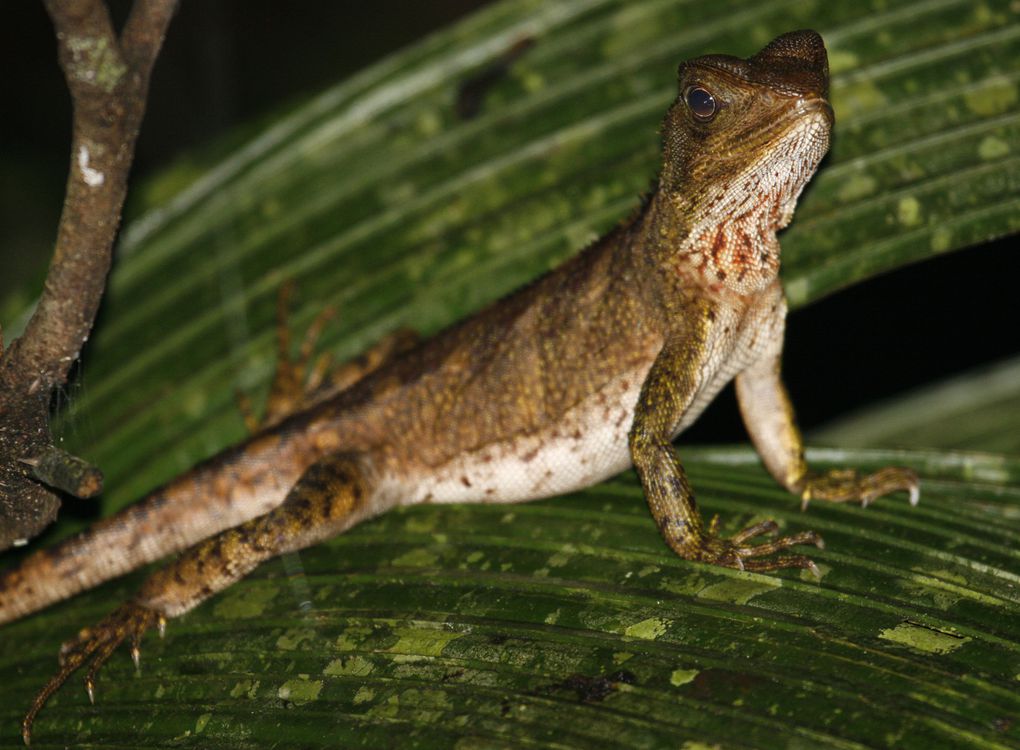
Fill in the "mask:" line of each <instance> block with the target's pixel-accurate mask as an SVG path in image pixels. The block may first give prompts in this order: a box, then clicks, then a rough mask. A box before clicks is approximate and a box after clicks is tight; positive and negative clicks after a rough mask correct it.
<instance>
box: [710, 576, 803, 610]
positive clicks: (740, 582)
mask: <svg viewBox="0 0 1020 750" xmlns="http://www.w3.org/2000/svg"><path fill="white" fill-rule="evenodd" d="M782 585H783V582H782V579H779V578H767V577H764V576H762V577H757V576H756V577H754V578H751V577H750V575H748V577H746V578H745V577H743V576H738V577H734V578H730V579H727V580H725V581H720V582H719V583H713V584H711V585H709V586H705V588H703V589H701V591H699V592H698V598H699V599H708V600H709V601H714V602H729V603H730V604H747V603H748V602H749V601H751V600H752V599H754V598H755V597H756V596H759V595H760V594H764V593H766V592H769V591H774V590H775V589H777V588H780V587H781V586H782Z"/></svg>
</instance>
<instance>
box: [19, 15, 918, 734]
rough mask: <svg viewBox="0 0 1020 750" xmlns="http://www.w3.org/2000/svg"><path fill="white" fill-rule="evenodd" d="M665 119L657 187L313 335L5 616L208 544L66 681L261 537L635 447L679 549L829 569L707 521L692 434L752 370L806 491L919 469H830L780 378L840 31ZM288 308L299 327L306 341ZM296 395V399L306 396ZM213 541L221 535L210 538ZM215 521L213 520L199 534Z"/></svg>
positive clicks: (867, 497) (770, 54)
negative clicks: (321, 352) (798, 231)
mask: <svg viewBox="0 0 1020 750" xmlns="http://www.w3.org/2000/svg"><path fill="white" fill-rule="evenodd" d="M679 78H680V94H679V96H678V97H677V100H676V101H675V102H674V104H673V105H672V106H671V107H670V109H669V111H668V112H667V114H666V118H665V122H664V124H663V167H662V172H661V174H660V177H659V184H658V188H657V189H656V190H655V192H654V193H653V194H652V195H651V196H649V198H648V200H647V201H646V202H645V203H644V204H643V206H642V207H641V209H640V210H639V211H637V212H636V213H635V214H634V215H633V216H632V217H630V218H629V219H628V220H627V221H626V222H624V223H623V224H621V225H620V226H619V227H617V228H616V229H615V230H613V231H612V232H610V233H609V234H608V235H606V236H605V237H603V238H602V239H601V240H599V241H598V242H596V243H594V244H593V245H592V246H590V247H589V248H587V249H586V250H585V251H584V252H583V253H581V254H580V255H578V256H577V257H575V258H574V259H572V260H570V261H568V262H567V263H565V264H564V265H563V266H561V267H560V268H558V269H556V270H555V271H553V272H552V273H550V274H548V275H547V276H545V277H543V278H542V279H540V280H538V281H536V282H535V283H533V284H531V285H530V286H528V287H526V288H524V289H522V290H520V291H518V292H517V293H515V294H513V295H511V296H509V297H507V298H505V299H503V300H501V301H500V302H498V303H496V304H495V305H492V306H491V307H489V308H488V309H486V310H483V311H482V312H480V313H478V314H477V315H475V316H474V317H472V318H470V319H468V320H466V321H464V322H462V323H461V324H459V325H457V326H454V327H453V328H450V329H448V330H447V331H444V332H443V333H441V334H440V335H438V336H437V337H435V338H433V339H432V340H430V341H426V342H423V343H421V344H418V345H416V346H415V345H413V344H412V342H410V341H409V340H408V339H407V338H406V337H405V338H403V339H399V338H398V339H391V340H389V341H387V342H384V343H383V344H381V345H380V346H379V347H377V348H376V349H374V350H373V351H372V352H371V353H370V356H368V357H367V358H366V359H365V360H364V362H363V366H362V367H360V368H358V367H355V368H353V369H352V367H351V366H348V367H346V368H344V369H342V370H340V371H339V372H338V373H337V374H335V376H334V377H332V378H328V379H327V378H326V377H325V375H324V373H323V370H322V368H321V367H319V368H312V370H313V372H314V373H315V374H314V375H313V377H312V379H313V381H315V382H314V383H313V384H314V385H320V384H321V387H318V388H317V389H315V392H314V393H311V394H307V393H301V392H300V390H301V388H300V386H301V381H302V379H303V377H304V374H305V373H306V371H307V370H308V368H307V364H308V362H307V359H308V357H307V354H308V351H310V347H307V346H306V347H304V351H303V355H304V356H303V357H302V359H301V360H300V361H298V362H296V363H291V362H289V361H287V362H284V364H282V365H281V367H280V368H279V370H278V372H277V378H276V383H275V385H274V388H273V394H274V396H273V399H271V408H270V413H269V415H268V418H267V420H266V421H265V422H264V423H263V425H262V427H261V428H260V429H258V431H257V432H256V433H255V434H254V435H252V437H251V438H250V439H249V440H247V441H246V442H244V443H242V444H241V445H239V446H235V447H233V448H231V449H229V450H227V451H225V452H224V453H222V454H220V455H219V456H216V457H214V458H212V459H209V460H208V461H205V462H204V463H202V464H200V465H199V466H197V467H195V468H194V469H192V470H191V471H190V472H188V473H186V474H185V475H183V476H181V477H179V478H178V479H175V480H173V481H171V482H170V483H169V484H167V485H165V486H164V487H161V488H159V489H157V490H155V491H154V492H153V493H152V494H151V495H150V496H148V497H147V498H145V499H144V500H143V501H142V502H141V503H139V504H138V505H137V506H135V507H134V508H133V509H128V510H126V511H124V512H123V513H121V514H120V515H118V516H115V517H113V518H111V519H107V520H105V521H103V522H101V523H100V524H98V525H97V526H96V527H94V528H93V529H92V530H89V531H87V532H85V533H84V534H82V535H79V536H78V537H76V538H74V539H72V540H69V541H68V542H66V543H64V544H62V545H60V546H58V547H57V548H56V549H54V550H46V551H42V552H38V553H36V554H35V555H33V556H32V557H30V558H28V559H27V560H26V561H25V562H24V563H23V564H22V565H21V566H20V567H17V568H15V569H13V570H10V571H7V572H6V573H5V574H3V576H2V577H0V622H5V621H9V620H12V619H16V618H18V617H20V616H23V615H25V614H28V613H29V612H32V611H34V610H36V609H39V608H41V607H43V606H46V605H47V604H49V603H51V602H54V601H57V600H60V599H63V598H66V597H68V596H70V595H72V594H74V593H75V592H77V591H80V590H81V589H83V588H86V587H89V586H93V585H96V584H97V583H99V582H100V581H102V580H106V579H108V578H111V577H113V576H115V575H119V574H121V573H123V572H126V571H127V570H130V569H132V568H135V567H138V566H139V565H141V564H143V563H145V562H148V561H151V560H153V559H156V558H158V557H160V556H163V555H165V554H167V553H169V552H171V551H177V550H180V549H184V548H186V547H189V546H190V545H195V546H190V548H189V549H187V550H186V551H185V552H184V553H183V554H182V555H181V556H180V557H178V558H177V560H176V561H175V562H174V563H172V564H171V565H170V566H168V567H167V568H165V569H163V570H161V571H159V572H157V573H156V574H154V575H153V576H151V577H150V578H149V579H148V580H147V581H146V582H145V583H144V584H143V586H142V588H141V590H140V591H139V592H138V594H137V595H136V596H135V597H134V599H132V600H131V601H130V602H128V603H127V604H125V605H123V606H121V607H120V608H119V609H117V610H115V611H114V613H113V614H111V615H110V616H109V617H108V618H106V619H105V620H103V621H102V622H100V623H99V624H98V625H97V626H96V627H94V628H91V629H89V630H87V631H83V632H82V634H81V635H80V636H79V637H78V638H77V639H75V640H74V641H72V642H70V643H69V644H68V645H67V646H65V649H64V651H63V663H62V667H61V669H60V671H59V672H58V673H57V674H56V675H55V676H54V677H53V678H52V679H51V680H50V681H49V682H48V683H47V684H46V686H45V687H44V688H43V690H42V691H41V692H40V693H39V695H38V696H37V697H36V699H35V701H34V702H33V704H32V706H31V709H30V710H29V713H28V715H27V716H26V717H25V721H24V724H23V736H24V738H25V741H26V742H27V741H28V740H29V738H30V732H31V727H32V722H33V720H34V718H35V716H36V714H37V713H38V711H39V710H40V709H41V708H42V706H43V704H44V703H45V701H46V700H47V698H48V697H49V696H50V695H52V693H53V692H54V691H55V690H56V689H57V688H58V687H59V686H60V685H61V684H62V683H63V681H64V680H66V679H67V677H68V676H69V675H70V674H71V673H73V672H74V671H75V670H76V669H78V668H79V667H81V666H83V665H85V663H86V662H88V661H89V659H90V658H91V659H92V663H91V666H90V667H89V671H88V673H87V678H86V684H87V686H88V688H89V692H90V694H91V692H92V686H93V684H94V681H95V676H96V673H97V670H98V669H99V667H100V666H101V665H102V663H103V662H104V661H105V659H106V658H107V657H108V656H109V655H110V653H111V652H112V651H113V649H114V648H116V646H117V645H118V644H119V643H120V642H122V641H123V640H125V639H127V640H129V641H130V643H131V645H132V653H133V654H135V655H136V656H137V653H138V642H139V639H140V637H141V634H142V633H143V632H144V631H145V630H146V629H148V628H149V627H151V626H153V625H156V624H159V625H161V626H162V623H163V622H165V620H166V619H167V618H170V617H176V616H178V615H180V614H183V613H184V612H187V611H188V610H190V609H192V608H193V607H195V606H196V605H197V604H198V603H200V602H202V601H204V600H205V599H207V598H208V597H210V596H212V595H213V594H215V593H216V592H218V591H221V590H223V589H224V588H226V587H227V586H229V585H231V584H232V583H233V582H234V581H236V580H238V579H239V578H241V577H243V576H244V575H246V574H247V573H249V572H250V571H251V570H253V569H254V568H255V567H256V566H258V565H259V564H260V563H261V562H263V561H264V560H267V559H269V558H271V557H274V556H276V555H279V554H281V553H282V552H286V551H290V550H297V549H301V548H303V547H306V546H308V545H310V544H314V543H316V542H319V541H321V540H324V539H328V538H330V537H332V536H334V535H336V534H339V533H342V532H343V531H345V530H346V529H348V528H350V527H351V526H353V525H354V524H356V523H358V522H360V521H362V520H364V519H366V518H369V517H371V516H374V515H377V514H379V513H382V512H384V511H386V510H387V509H389V508H392V507H394V506H396V505H406V504H414V503H423V502H457V501H461V500H475V501H483V502H504V503H510V502H521V501H525V500H530V499H534V498H538V497H546V496H549V495H554V494H559V493H561V492H566V491H569V490H573V489H579V488H582V487H586V486H589V485H591V484H594V483H596V482H598V481H601V480H602V479H604V478H606V477H608V476H610V475H612V474H615V473H617V472H619V471H621V470H623V469H624V468H626V467H627V466H629V465H633V466H634V467H635V468H636V469H637V472H638V475H639V476H640V478H641V482H642V485H643V487H644V490H645V494H646V496H647V498H648V504H649V507H650V509H651V512H652V516H653V517H654V519H655V521H656V523H657V525H658V527H659V529H660V531H661V533H662V535H663V538H664V539H665V541H666V543H667V544H668V545H669V546H670V547H671V548H672V549H673V550H674V551H675V552H676V553H677V554H679V555H680V556H682V557H684V558H686V559H688V560H696V561H701V562H706V563H712V564H716V565H724V566H728V567H735V568H742V569H749V570H761V571H768V570H776V569H779V568H788V567H793V568H808V569H814V563H812V562H811V560H810V559H808V558H807V557H804V556H803V555H799V554H788V553H786V550H788V549H789V548H790V547H793V546H796V545H801V544H815V545H818V546H821V539H820V538H819V537H818V535H817V534H815V533H814V532H810V531H808V532H802V533H799V534H795V535H792V536H786V537H779V538H775V537H773V538H770V539H769V540H767V541H764V542H760V543H758V544H753V543H752V541H753V540H755V539H756V538H758V537H761V536H762V535H765V534H771V533H773V532H774V531H775V530H776V524H775V523H774V522H772V521H764V522H761V523H758V524H755V525H754V526H751V527H749V528H747V529H745V530H743V531H741V532H739V533H738V534H735V535H734V536H732V537H728V538H727V537H723V536H721V535H719V534H718V533H717V530H716V528H715V525H714V524H712V525H710V526H707V527H706V526H705V524H704V523H703V522H702V519H701V516H700V514H699V513H698V510H697V506H696V504H695V501H694V495H693V493H692V490H691V487H690V484H689V483H688V481H687V477H686V474H685V473H684V469H683V466H682V465H681V463H680V460H679V457H678V456H677V454H676V451H675V450H674V448H673V445H672V440H673V438H674V437H675V436H676V435H677V434H678V433H679V432H680V431H681V430H683V429H684V428H685V427H686V426H688V425H689V424H690V423H691V422H693V421H694V419H695V418H696V417H697V416H698V414H700V412H701V411H702V410H703V409H704V407H705V406H706V405H707V404H708V402H709V401H710V400H711V399H712V398H713V397H714V395H715V394H716V393H717V392H718V391H719V389H720V388H722V387H723V386H724V385H725V384H726V383H728V382H729V381H730V380H732V379H734V378H735V379H736V387H737V394H738V397H739V401H740V408H741V412H742V414H743V417H744V421H745V422H746V423H747V427H748V430H749V432H750V434H751V438H752V440H753V442H754V444H755V447H756V448H757V450H758V452H759V453H760V454H761V457H762V461H763V462H764V464H765V466H766V468H767V469H768V470H769V472H770V473H771V474H772V475H773V476H774V477H775V479H776V480H777V481H778V482H779V483H780V484H781V485H782V486H784V487H786V488H787V489H789V490H790V491H791V492H794V493H796V494H798V495H799V496H800V497H801V498H802V501H803V502H804V503H805V504H806V503H807V502H808V501H809V500H829V501H835V502H843V501H850V500H860V501H862V502H863V503H865V504H866V503H868V502H870V501H871V500H873V499H875V498H877V497H879V496H881V495H884V494H887V493H889V492H893V491H898V490H903V491H907V492H909V493H910V497H911V500H912V501H914V502H916V500H917V492H918V483H917V477H916V476H915V475H914V474H913V473H912V472H910V471H908V470H906V469H898V468H889V469H883V470H882V471H879V472H877V473H875V474H872V475H870V476H858V475H857V474H856V473H855V472H853V471H852V470H840V471H834V472H829V473H827V474H821V475H818V474H814V473H812V472H811V471H809V469H808V467H807V465H806V464H805V462H804V457H803V444H802V441H801V437H800V433H799V431H798V430H797V426H796V423H795V420H794V415H793V409H792V407H791V405H790V401H789V398H788V396H787V394H786V390H785V388H784V387H783V384H782V381H781V379H780V370H779V360H780V354H781V351H782V342H783V328H784V321H785V317H786V301H785V299H784V297H783V292H782V288H781V286H780V284H779V280H778V278H777V273H778V268H779V244H778V241H777V239H776V232H777V231H778V230H779V229H781V228H783V227H784V226H786V224H787V223H789V221H790V219H791V218H792V216H793V209H794V206H795V204H796V201H797V198H798V196H799V195H800V192H801V190H802V189H803V187H804V185H805V184H806V183H807V181H808V179H810V177H811V175H812V174H813V173H814V171H815V169H816V167H817V166H818V163H819V161H821V159H822V157H823V156H824V154H825V152H826V150H827V149H828V144H829V133H830V129H831V126H832V110H831V108H830V107H829V105H828V103H827V101H826V96H827V86H828V64H827V60H826V54H825V48H824V46H823V44H822V41H821V38H820V37H819V36H818V35H817V34H815V33H814V32H811V31H801V32H792V33H790V34H785V35H783V36H781V37H779V38H778V39H776V40H774V41H773V42H771V43H770V44H769V45H768V46H767V47H765V48H764V49H763V50H762V51H761V52H759V53H758V54H757V55H755V56H753V57H751V58H749V59H747V60H741V59H738V58H734V57H728V56H723V55H711V56H707V57H701V58H697V59H694V60H691V61H688V62H686V63H684V64H683V65H681V66H680V71H679ZM285 334H286V332H285V331H284V333H283V334H282V335H281V340H282V342H283V343H284V344H286V341H287V339H286V335H285ZM290 412H293V413H290ZM203 539H204V540H205V541H200V540H203ZM196 542H198V544H195V543H196Z"/></svg>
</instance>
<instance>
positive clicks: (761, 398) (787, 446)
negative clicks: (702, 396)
mask: <svg viewBox="0 0 1020 750" xmlns="http://www.w3.org/2000/svg"><path fill="white" fill-rule="evenodd" d="M736 388H737V399H738V400H739V402H740V412H741V414H742V415H743V417H744V424H745V425H746V426H747V431H748V432H749V433H750V435H751V440H752V441H753V442H754V447H755V448H756V449H757V451H758V454H759V455H760V456H761V459H762V462H763V463H764V464H765V468H766V469H768V471H769V473H770V474H772V476H773V477H775V479H776V481H777V482H779V484H781V485H782V486H783V487H785V488H786V489H788V490H789V491H790V492H793V493H795V494H797V495H799V496H800V498H801V501H802V507H803V508H806V507H807V505H808V503H809V502H810V501H811V500H826V501H829V502H838V503H841V502H852V501H857V500H859V501H860V502H861V504H862V505H865V506H866V505H868V504H869V503H870V502H872V501H873V500H876V499H877V498H879V497H882V496H883V495H888V494H889V493H891V492H897V491H901V490H902V491H904V492H908V493H909V494H910V504H911V505H916V504H917V501H918V499H919V497H920V485H919V483H918V478H917V474H916V473H915V472H914V471H912V470H911V469H905V468H901V467H896V466H890V467H886V468H884V469H880V470H879V471H876V472H874V473H873V474H860V473H858V472H857V471H856V470H854V469H830V470H829V471H827V472H822V473H816V472H813V471H811V470H810V469H809V468H808V465H807V462H806V461H805V460H804V441H803V439H802V438H801V435H800V430H799V429H798V428H797V423H796V420H795V418H794V414H793V405H792V404H791V403H790V397H789V395H788V394H787V392H786V387H785V386H784V385H783V381H782V378H781V377H780V357H779V354H778V353H771V354H769V355H768V356H766V357H763V358H762V359H760V360H759V361H758V362H756V363H755V364H753V365H751V366H750V367H749V368H747V369H746V370H744V372H742V373H740V374H739V375H737V378H736Z"/></svg>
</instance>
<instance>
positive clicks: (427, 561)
mask: <svg viewBox="0 0 1020 750" xmlns="http://www.w3.org/2000/svg"><path fill="white" fill-rule="evenodd" d="M438 562H439V556H438V555H436V554H435V553H434V552H432V551H430V550H427V549H425V548H418V549H413V550H411V551H410V552H405V553H404V554H403V555H401V556H400V557H397V558H394V560H393V564H394V565H398V566H406V567H409V568H428V567H431V566H433V565H435V564H436V563H438Z"/></svg>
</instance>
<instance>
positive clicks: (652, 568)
mask: <svg viewBox="0 0 1020 750" xmlns="http://www.w3.org/2000/svg"><path fill="white" fill-rule="evenodd" d="M660 570H662V568H660V567H659V566H658V565H646V566H645V567H643V568H641V570H639V571H638V574H637V577H638V578H644V577H645V576H647V575H651V574H652V573H658V572H659V571H660Z"/></svg>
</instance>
